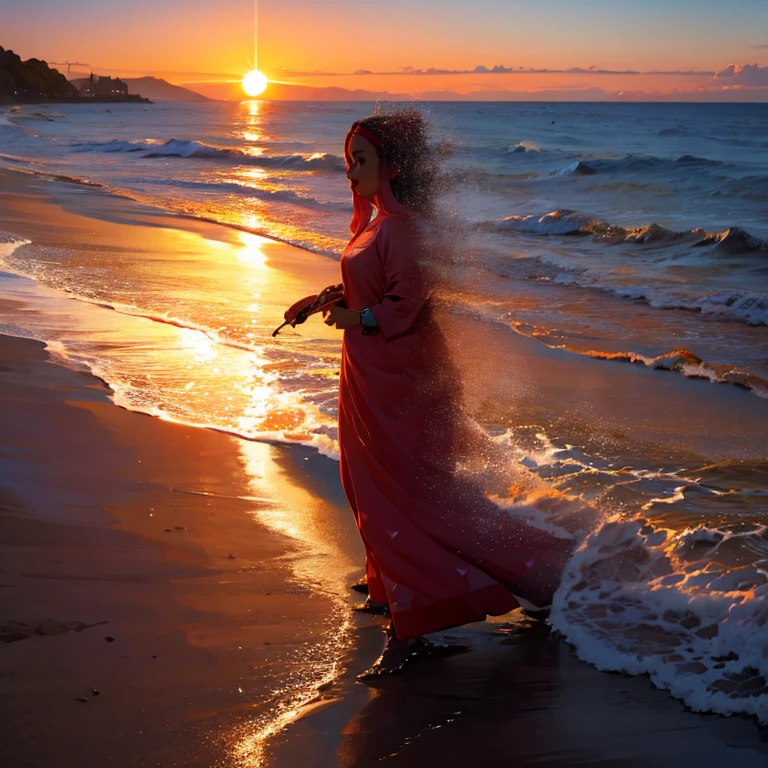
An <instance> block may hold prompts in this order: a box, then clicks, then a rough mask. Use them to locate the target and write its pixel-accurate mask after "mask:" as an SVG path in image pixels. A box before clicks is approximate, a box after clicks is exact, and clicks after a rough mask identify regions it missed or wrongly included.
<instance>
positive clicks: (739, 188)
mask: <svg viewBox="0 0 768 768" xmlns="http://www.w3.org/2000/svg"><path fill="white" fill-rule="evenodd" d="M723 193H726V194H729V195H734V196H735V197H743V198H744V199H745V200H760V201H764V200H765V199H766V197H768V176H758V175H750V176H743V177H742V178H740V179H732V180H731V181H727V182H725V184H723V185H722V187H721V188H720V189H718V190H717V193H716V194H718V195H721V194H723Z"/></svg>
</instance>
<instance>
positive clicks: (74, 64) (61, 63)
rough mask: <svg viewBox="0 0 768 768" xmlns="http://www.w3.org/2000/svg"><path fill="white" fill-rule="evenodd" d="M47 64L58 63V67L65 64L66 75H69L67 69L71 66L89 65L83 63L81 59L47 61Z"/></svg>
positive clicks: (88, 65)
mask: <svg viewBox="0 0 768 768" xmlns="http://www.w3.org/2000/svg"><path fill="white" fill-rule="evenodd" d="M48 63H49V64H58V65H59V66H60V67H63V66H64V65H66V67H67V76H69V70H70V69H71V68H72V67H90V66H91V65H90V64H84V63H83V62H82V61H49V62H48Z"/></svg>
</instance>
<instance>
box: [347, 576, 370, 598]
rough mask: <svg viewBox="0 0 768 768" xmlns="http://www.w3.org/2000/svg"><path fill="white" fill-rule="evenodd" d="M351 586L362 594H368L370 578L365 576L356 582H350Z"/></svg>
mask: <svg viewBox="0 0 768 768" xmlns="http://www.w3.org/2000/svg"><path fill="white" fill-rule="evenodd" d="M349 588H350V589H352V590H354V591H355V592H359V593H360V594H361V595H367V594H368V579H366V578H365V576H363V578H362V579H360V581H356V582H355V583H354V584H350V585H349Z"/></svg>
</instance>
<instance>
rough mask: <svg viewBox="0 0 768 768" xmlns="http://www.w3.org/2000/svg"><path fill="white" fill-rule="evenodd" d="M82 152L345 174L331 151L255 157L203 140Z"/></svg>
mask: <svg viewBox="0 0 768 768" xmlns="http://www.w3.org/2000/svg"><path fill="white" fill-rule="evenodd" d="M74 146H75V147H76V149H77V151H79V152H121V153H136V154H137V155H139V154H140V155H141V157H142V158H144V159H153V158H160V157H183V158H196V159H201V160H219V161H231V162H233V163H236V164H238V165H256V166H261V167H264V168H283V169H288V170H299V171H306V170H321V171H343V170H344V169H345V165H344V158H342V157H339V156H338V155H334V154H331V153H329V152H315V153H311V154H310V153H300V152H296V153H293V154H290V155H266V154H265V155H254V154H252V153H250V152H245V151H243V150H242V149H237V148H233V147H214V146H211V145H209V144H204V143H202V142H200V141H190V140H185V139H168V140H167V141H157V140H154V139H145V140H143V141H121V140H117V139H115V140H112V141H103V142H99V141H89V142H82V143H79V144H75V145H74Z"/></svg>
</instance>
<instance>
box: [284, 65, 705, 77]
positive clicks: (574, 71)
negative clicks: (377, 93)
mask: <svg viewBox="0 0 768 768" xmlns="http://www.w3.org/2000/svg"><path fill="white" fill-rule="evenodd" d="M280 74H281V75H282V76H284V77H310V76H311V77H346V76H349V75H388V76H391V75H510V74H516V75H625V76H627V77H635V76H638V75H670V76H684V77H687V76H690V77H712V76H713V75H714V74H715V73H714V70H711V69H710V70H706V71H697V70H665V71H649V72H641V71H639V70H635V69H598V68H597V67H596V66H594V65H593V66H591V67H588V68H586V69H584V68H583V67H570V68H569V69H546V68H544V69H537V68H535V67H523V66H518V67H507V66H505V65H504V64H496V65H495V66H493V67H486V66H485V65H484V64H478V65H477V66H476V67H475V68H474V69H440V68H437V67H429V68H428V69H419V68H418V67H411V66H408V67H400V69H398V70H397V71H396V72H388V71H387V72H373V71H371V70H370V69H358V70H357V71H356V72H319V71H317V72H296V71H291V70H288V69H281V70H280Z"/></svg>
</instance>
